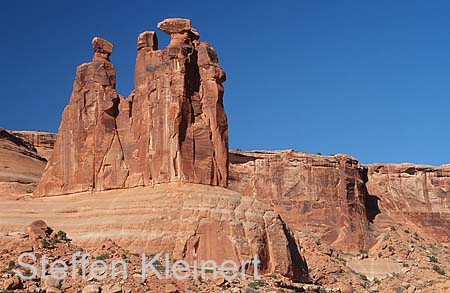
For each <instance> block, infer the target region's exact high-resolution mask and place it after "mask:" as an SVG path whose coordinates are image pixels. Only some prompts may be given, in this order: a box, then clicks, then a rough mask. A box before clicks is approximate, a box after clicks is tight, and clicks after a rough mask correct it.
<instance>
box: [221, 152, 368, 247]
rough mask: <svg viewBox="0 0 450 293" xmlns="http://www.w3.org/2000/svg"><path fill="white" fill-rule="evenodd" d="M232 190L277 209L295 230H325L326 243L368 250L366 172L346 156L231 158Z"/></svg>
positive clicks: (270, 154)
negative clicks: (366, 246) (365, 247)
mask: <svg viewBox="0 0 450 293" xmlns="http://www.w3.org/2000/svg"><path fill="white" fill-rule="evenodd" d="M229 186H230V188H231V189H233V190H236V191H239V192H241V193H243V195H245V196H251V197H254V198H257V199H259V200H261V201H263V202H266V203H268V204H270V205H271V206H273V207H274V209H275V210H276V211H277V212H278V213H280V215H281V217H282V218H283V220H284V221H285V222H286V223H287V225H288V226H289V228H290V229H293V230H299V229H302V230H304V231H305V228H308V229H322V230H323V233H324V236H323V237H322V240H323V241H325V242H328V243H332V244H333V245H334V246H337V247H342V248H347V249H359V248H361V247H364V246H365V245H367V243H368V242H369V241H368V234H367V228H368V225H367V222H368V221H367V215H366V210H365V205H364V203H365V197H366V196H367V191H366V188H365V180H364V169H363V168H362V167H361V166H360V165H359V164H358V162H357V161H356V160H355V159H353V158H351V157H349V156H344V155H336V156H330V157H325V156H317V155H309V154H304V153H296V152H294V151H274V152H269V151H266V152H247V153H246V152H231V153H230V184H229Z"/></svg>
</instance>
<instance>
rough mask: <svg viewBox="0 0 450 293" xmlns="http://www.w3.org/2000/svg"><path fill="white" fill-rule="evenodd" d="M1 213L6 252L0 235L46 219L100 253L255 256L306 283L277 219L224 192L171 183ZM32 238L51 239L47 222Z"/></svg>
mask: <svg viewBox="0 0 450 293" xmlns="http://www.w3.org/2000/svg"><path fill="white" fill-rule="evenodd" d="M0 210H2V211H3V212H2V213H0V245H1V246H2V247H4V246H3V245H4V244H5V242H6V243H8V242H10V239H9V237H8V236H7V235H6V236H5V234H4V233H1V232H8V231H23V229H24V228H25V227H26V226H27V225H28V224H29V223H30V222H31V221H35V220H38V219H45V221H46V222H48V223H49V224H50V225H52V226H57V227H58V229H61V230H63V231H65V232H67V233H68V236H69V237H70V238H71V239H73V241H74V243H77V244H81V245H83V246H86V247H101V246H102V244H104V243H105V242H107V240H108V239H112V240H113V241H114V242H116V243H117V244H119V245H121V246H123V247H124V248H127V249H130V250H131V251H133V252H145V253H147V254H148V255H150V254H156V253H160V252H168V253H170V256H171V258H172V259H185V260H186V261H189V262H190V261H193V260H194V259H195V260H197V261H198V263H200V262H201V260H210V259H211V260H215V261H216V262H217V263H221V262H223V261H224V260H232V261H235V262H236V263H238V264H240V263H242V261H244V260H249V259H252V258H253V257H254V256H258V258H259V259H260V261H261V265H260V267H259V272H260V273H273V272H276V273H280V274H282V275H285V276H289V277H292V278H294V279H299V280H303V281H305V280H306V279H307V278H308V269H307V265H306V262H305V260H304V259H303V257H302V256H301V255H300V253H299V250H298V247H297V245H296V244H295V241H293V239H292V237H291V234H290V233H289V231H287V229H286V227H285V223H284V222H283V221H282V220H281V218H280V216H279V215H278V214H277V213H276V212H275V211H274V210H273V209H272V208H271V207H269V206H268V205H266V204H264V203H262V202H260V201H257V200H255V199H253V198H250V197H242V196H241V195H240V194H238V193H236V192H233V191H230V190H227V189H224V188H220V187H212V186H207V185H200V184H189V183H170V184H164V185H159V186H155V187H153V188H149V187H145V188H133V189H124V190H111V191H105V192H99V193H97V194H96V195H95V196H92V195H90V194H86V193H83V194H72V195H70V196H60V197H46V198H42V199H37V200H36V199H32V200H26V201H22V202H21V204H20V205H17V203H16V202H13V201H0ZM30 211H32V212H30ZM93 227H95V228H93ZM42 231H45V233H43V232H42ZM27 232H28V233H29V234H30V235H31V236H32V238H38V237H40V236H43V235H44V234H50V233H51V231H50V232H48V231H47V225H46V224H45V223H43V222H42V221H37V222H34V223H33V225H31V226H30V227H29V228H28V231H27ZM249 269H251V267H250V268H249Z"/></svg>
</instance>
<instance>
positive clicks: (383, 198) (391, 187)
mask: <svg viewBox="0 0 450 293" xmlns="http://www.w3.org/2000/svg"><path fill="white" fill-rule="evenodd" d="M368 179H369V181H368V183H367V189H368V191H369V193H370V195H371V196H372V197H373V198H375V200H376V201H377V202H378V206H379V209H380V214H379V215H378V216H377V217H376V218H375V223H376V224H378V225H379V226H380V227H385V226H387V225H392V224H397V223H400V224H404V225H405V226H412V225H414V226H417V227H418V228H421V229H422V230H423V231H425V232H427V233H428V234H431V235H433V236H436V237H438V238H441V239H442V238H443V239H445V240H446V241H448V240H449V239H450V165H444V166H441V167H432V166H423V165H415V164H373V165H368Z"/></svg>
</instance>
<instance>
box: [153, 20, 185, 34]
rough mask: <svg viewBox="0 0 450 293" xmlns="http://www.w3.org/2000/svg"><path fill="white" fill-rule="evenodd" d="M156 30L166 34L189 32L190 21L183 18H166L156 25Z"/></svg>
mask: <svg viewBox="0 0 450 293" xmlns="http://www.w3.org/2000/svg"><path fill="white" fill-rule="evenodd" d="M158 28H159V29H160V30H161V31H163V32H165V33H168V34H177V33H185V32H189V31H190V30H191V20H189V19H185V18H167V19H164V20H163V21H161V22H159V23H158Z"/></svg>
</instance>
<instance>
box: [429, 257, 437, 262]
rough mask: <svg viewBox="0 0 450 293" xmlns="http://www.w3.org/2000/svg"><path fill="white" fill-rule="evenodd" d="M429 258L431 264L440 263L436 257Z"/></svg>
mask: <svg viewBox="0 0 450 293" xmlns="http://www.w3.org/2000/svg"><path fill="white" fill-rule="evenodd" d="M428 258H429V259H430V262H438V259H437V258H436V257H435V256H434V255H432V256H429V257H428Z"/></svg>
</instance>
